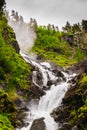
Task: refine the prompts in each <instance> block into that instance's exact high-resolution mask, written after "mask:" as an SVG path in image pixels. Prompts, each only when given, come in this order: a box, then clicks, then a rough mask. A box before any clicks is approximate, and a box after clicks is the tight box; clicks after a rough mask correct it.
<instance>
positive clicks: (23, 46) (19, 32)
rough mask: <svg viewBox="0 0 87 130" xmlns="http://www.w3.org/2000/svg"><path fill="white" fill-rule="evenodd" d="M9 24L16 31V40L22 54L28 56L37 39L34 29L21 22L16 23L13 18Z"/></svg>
mask: <svg viewBox="0 0 87 130" xmlns="http://www.w3.org/2000/svg"><path fill="white" fill-rule="evenodd" d="M8 24H9V25H10V26H11V27H12V28H13V29H14V31H15V34H16V39H17V41H18V44H19V46H20V50H21V52H22V53H25V54H28V53H29V50H30V49H31V48H32V46H33V45H34V41H35V39H36V33H35V31H34V28H33V27H31V26H30V25H29V23H25V22H23V23H21V21H16V20H14V19H13V18H12V17H10V18H9V19H8Z"/></svg>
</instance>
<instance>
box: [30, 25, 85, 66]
mask: <svg viewBox="0 0 87 130" xmlns="http://www.w3.org/2000/svg"><path fill="white" fill-rule="evenodd" d="M36 33H37V39H36V41H35V44H34V46H33V48H32V51H33V52H35V53H36V54H37V55H39V56H40V57H42V58H43V59H45V60H51V61H53V62H55V63H56V64H57V65H60V66H68V65H71V64H75V63H77V62H78V61H79V60H81V59H82V58H84V57H85V54H84V53H83V52H82V51H81V49H80V48H75V47H74V48H72V47H71V46H70V45H69V44H68V43H66V42H65V41H64V40H62V35H63V33H61V32H59V31H55V32H54V31H53V30H52V29H51V28H50V29H47V28H46V27H37V29H36ZM68 35H72V32H68Z"/></svg>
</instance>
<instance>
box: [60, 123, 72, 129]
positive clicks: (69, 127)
mask: <svg viewBox="0 0 87 130" xmlns="http://www.w3.org/2000/svg"><path fill="white" fill-rule="evenodd" d="M58 130H71V125H70V124H69V123H63V125H62V126H61V128H59V129H58Z"/></svg>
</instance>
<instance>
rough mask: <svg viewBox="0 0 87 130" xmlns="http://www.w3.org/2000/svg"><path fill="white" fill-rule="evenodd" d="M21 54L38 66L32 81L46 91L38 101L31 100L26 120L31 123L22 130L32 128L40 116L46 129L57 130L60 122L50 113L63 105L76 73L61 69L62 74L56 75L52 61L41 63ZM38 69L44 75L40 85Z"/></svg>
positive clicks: (27, 60)
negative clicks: (49, 82) (49, 83)
mask: <svg viewBox="0 0 87 130" xmlns="http://www.w3.org/2000/svg"><path fill="white" fill-rule="evenodd" d="M21 56H22V57H23V58H24V59H25V60H26V62H28V63H30V64H31V65H33V66H34V67H36V68H38V69H37V71H34V72H33V76H32V82H33V83H34V84H35V85H36V86H37V87H39V88H40V89H42V90H43V91H45V95H44V96H42V97H41V98H40V100H39V102H38V103H37V102H36V101H35V100H31V101H30V102H29V104H28V107H29V110H30V111H29V112H28V113H27V119H26V122H27V123H29V125H28V126H27V127H23V128H21V129H20V130H31V126H32V123H33V121H34V120H36V119H40V118H44V122H45V129H46V130H57V129H58V127H59V126H58V123H56V122H55V121H54V119H53V118H52V117H51V115H50V113H51V112H52V111H53V109H54V108H56V107H58V106H61V103H62V99H63V97H64V95H65V93H66V91H67V90H68V88H69V86H70V83H69V81H70V80H71V79H72V78H73V77H74V76H75V75H76V74H75V73H74V74H72V75H70V74H68V73H65V72H63V71H61V74H62V76H61V75H60V76H56V75H55V73H53V72H52V66H51V64H50V63H47V62H43V63H39V62H37V61H34V60H32V59H30V58H29V57H28V56H27V55H25V54H22V53H21ZM38 71H39V72H40V73H41V75H42V76H41V77H42V84H41V85H39V84H38V82H37V74H38ZM48 81H52V82H53V84H52V85H51V86H50V88H49V86H47V82H48ZM44 86H45V90H44ZM17 130H19V129H17Z"/></svg>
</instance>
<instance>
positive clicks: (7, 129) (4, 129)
mask: <svg viewBox="0 0 87 130" xmlns="http://www.w3.org/2000/svg"><path fill="white" fill-rule="evenodd" d="M0 130H14V128H13V126H12V125H11V122H10V121H9V119H8V117H7V116H6V115H2V114H0Z"/></svg>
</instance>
